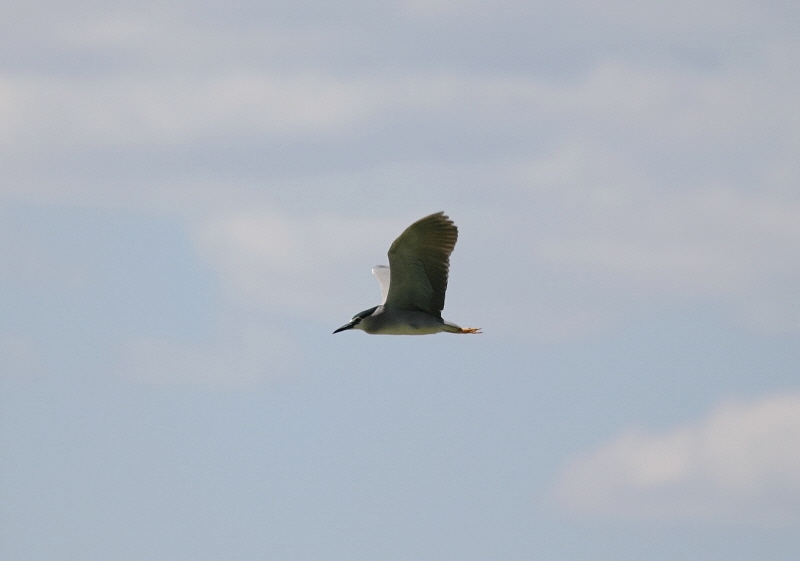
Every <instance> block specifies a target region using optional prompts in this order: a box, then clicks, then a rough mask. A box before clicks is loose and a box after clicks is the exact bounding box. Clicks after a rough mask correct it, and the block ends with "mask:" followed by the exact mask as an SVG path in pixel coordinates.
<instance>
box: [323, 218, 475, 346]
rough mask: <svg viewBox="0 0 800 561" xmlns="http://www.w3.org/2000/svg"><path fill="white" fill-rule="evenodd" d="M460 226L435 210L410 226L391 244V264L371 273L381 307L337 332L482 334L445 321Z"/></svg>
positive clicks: (371, 309)
mask: <svg viewBox="0 0 800 561" xmlns="http://www.w3.org/2000/svg"><path fill="white" fill-rule="evenodd" d="M457 239H458V228H456V225H455V224H453V221H452V220H450V219H449V218H448V217H447V216H445V214H444V213H443V212H437V213H436V214H431V215H430V216H426V217H425V218H422V219H420V220H417V221H416V222H414V223H413V224H412V225H411V226H409V227H408V228H406V229H405V231H404V232H403V233H402V234H400V236H399V237H398V238H397V239H396V240H395V241H394V243H393V244H392V246H391V247H390V248H389V266H388V267H387V266H385V265H378V266H376V267H375V268H374V269H372V274H373V275H375V278H376V279H378V283H379V284H380V285H381V295H382V296H383V301H382V302H381V305H380V306H375V307H374V308H370V309H369V310H364V311H363V312H359V313H357V314H356V315H355V316H353V319H351V320H350V322H349V323H346V324H345V325H343V326H341V327H340V328H339V329H337V330H336V331H334V333H339V332H340V331H345V330H347V329H360V330H362V331H366V332H367V333H371V334H382V335H429V334H432V333H440V332H442V331H446V332H448V333H480V332H481V330H480V329H479V328H477V327H459V326H457V325H456V324H454V323H451V322H449V321H445V320H443V319H442V309H443V308H444V293H445V291H446V290H447V275H448V273H449V271H450V254H451V253H452V252H453V248H454V247H455V246H456V240H457Z"/></svg>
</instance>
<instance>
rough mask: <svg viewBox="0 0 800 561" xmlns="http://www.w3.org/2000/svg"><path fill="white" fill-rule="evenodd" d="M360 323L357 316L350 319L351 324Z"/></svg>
mask: <svg viewBox="0 0 800 561" xmlns="http://www.w3.org/2000/svg"><path fill="white" fill-rule="evenodd" d="M360 321H361V318H360V317H358V316H356V317H354V318H353V319H352V322H353V323H358V322H360Z"/></svg>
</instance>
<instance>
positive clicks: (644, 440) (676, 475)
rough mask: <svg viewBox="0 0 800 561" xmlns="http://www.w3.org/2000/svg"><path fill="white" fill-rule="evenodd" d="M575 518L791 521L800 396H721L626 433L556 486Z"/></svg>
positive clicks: (795, 504)
mask: <svg viewBox="0 0 800 561" xmlns="http://www.w3.org/2000/svg"><path fill="white" fill-rule="evenodd" d="M555 498H556V501H557V503H558V504H559V506H560V507H561V508H563V509H565V510H566V511H568V512H571V513H573V514H579V515H589V516H600V517H608V516H611V517H644V518H667V519H675V520H714V521H726V522H737V523H750V524H786V523H792V524H797V523H800V394H786V395H776V396H771V397H764V398H761V399H759V400H756V401H753V402H749V403H746V402H740V401H729V402H726V403H723V404H721V405H719V406H718V407H717V408H715V409H714V410H713V411H711V413H710V414H709V415H707V416H706V417H705V418H703V419H701V420H699V421H697V422H695V423H692V424H689V425H686V426H683V427H679V428H676V429H673V430H671V431H668V432H666V433H663V434H648V433H646V432H643V431H641V430H636V429H632V430H628V431H626V432H624V433H623V434H621V435H619V436H618V437H617V438H615V439H613V440H612V441H611V442H609V443H607V444H605V445H602V446H600V447H599V448H598V449H596V450H594V451H593V452H591V453H589V454H587V455H586V456H584V457H582V458H579V459H577V460H575V461H574V462H572V464H571V465H569V466H567V468H566V469H565V470H564V471H563V472H562V473H561V474H560V476H559V478H558V480H557V482H556V486H555Z"/></svg>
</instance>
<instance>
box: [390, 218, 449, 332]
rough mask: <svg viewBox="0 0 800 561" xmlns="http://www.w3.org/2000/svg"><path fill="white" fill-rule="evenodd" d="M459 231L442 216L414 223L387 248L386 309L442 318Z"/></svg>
mask: <svg viewBox="0 0 800 561" xmlns="http://www.w3.org/2000/svg"><path fill="white" fill-rule="evenodd" d="M457 239H458V228H456V225H455V224H453V222H452V220H450V219H449V218H448V217H447V216H445V214H444V213H443V212H437V213H436V214H431V215H430V216H426V217H425V218H422V219H421V220H417V221H416V222H414V223H413V224H412V225H411V226H409V227H408V228H406V229H405V231H404V232H403V233H402V234H400V236H399V237H398V238H397V239H396V240H395V241H394V243H393V244H392V246H391V247H390V248H389V271H390V278H391V280H390V283H389V294H388V296H387V298H386V303H385V305H386V307H390V308H399V309H404V310H419V311H422V312H427V313H429V314H433V315H435V316H438V317H441V311H442V309H443V308H444V293H445V291H446V290H447V275H448V272H449V271H450V254H451V253H452V252H453V248H454V247H455V246H456V240H457Z"/></svg>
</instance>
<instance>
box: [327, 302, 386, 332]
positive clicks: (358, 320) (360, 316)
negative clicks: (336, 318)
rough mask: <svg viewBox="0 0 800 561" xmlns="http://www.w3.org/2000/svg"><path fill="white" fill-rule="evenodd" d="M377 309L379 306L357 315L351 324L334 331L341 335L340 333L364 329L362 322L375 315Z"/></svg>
mask: <svg viewBox="0 0 800 561" xmlns="http://www.w3.org/2000/svg"><path fill="white" fill-rule="evenodd" d="M377 309H378V306H375V307H374V308H370V309H369V310H364V311H363V312H358V313H357V314H356V315H354V316H353V319H351V320H350V323H346V324H344V325H343V326H341V327H340V328H339V329H337V330H336V331H334V333H339V332H340V331H346V330H348V329H363V327H362V326H361V325H360V324H361V320H362V319H364V318H366V317H369V316H371V315H372V314H373V313H375V310H377Z"/></svg>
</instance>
